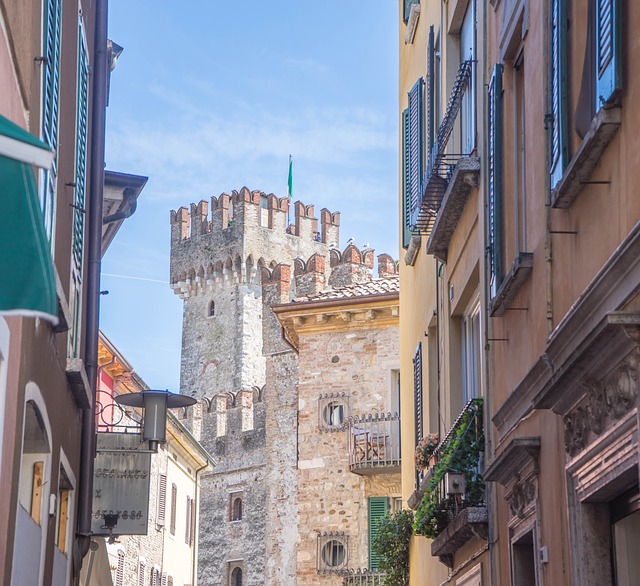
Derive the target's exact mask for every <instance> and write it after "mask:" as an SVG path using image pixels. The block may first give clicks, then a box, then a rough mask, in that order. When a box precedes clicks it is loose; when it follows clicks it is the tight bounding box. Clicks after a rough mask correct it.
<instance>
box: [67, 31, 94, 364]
mask: <svg viewBox="0 0 640 586" xmlns="http://www.w3.org/2000/svg"><path fill="white" fill-rule="evenodd" d="M77 89H78V91H77V105H76V106H77V109H76V152H75V157H76V168H75V182H74V183H75V187H74V190H73V191H74V196H73V229H72V245H71V253H72V254H71V257H72V260H73V262H72V266H71V294H70V301H71V306H70V308H69V309H70V312H71V319H72V323H71V329H70V332H69V356H71V357H74V358H77V357H78V356H79V355H80V332H81V328H80V326H81V315H82V311H81V308H82V264H83V258H84V256H83V253H84V218H85V205H86V186H87V133H88V120H89V53H88V51H87V41H86V38H85V32H84V25H83V22H82V18H80V21H79V26H78V88H77Z"/></svg>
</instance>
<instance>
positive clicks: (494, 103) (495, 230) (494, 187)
mask: <svg viewBox="0 0 640 586" xmlns="http://www.w3.org/2000/svg"><path fill="white" fill-rule="evenodd" d="M503 69H504V67H503V66H502V65H501V64H497V65H496V66H495V67H494V68H493V75H492V77H491V82H490V83H489V95H488V102H489V108H488V109H489V129H488V130H489V137H488V138H489V143H488V151H489V152H488V157H487V165H488V176H489V190H488V191H489V193H488V210H489V211H488V213H489V243H488V244H489V255H490V256H489V265H490V267H489V269H490V270H489V273H490V277H489V286H490V291H491V298H492V299H493V298H494V297H495V295H496V293H497V292H498V288H499V287H500V284H501V282H502V130H503V129H502V124H503V122H502V72H503Z"/></svg>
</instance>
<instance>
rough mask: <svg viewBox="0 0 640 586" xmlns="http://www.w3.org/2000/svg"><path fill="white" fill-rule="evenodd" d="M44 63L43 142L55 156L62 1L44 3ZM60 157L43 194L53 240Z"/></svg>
mask: <svg viewBox="0 0 640 586" xmlns="http://www.w3.org/2000/svg"><path fill="white" fill-rule="evenodd" d="M43 6H44V15H43V39H42V45H43V58H44V59H43V61H42V63H41V67H42V139H43V141H44V142H45V143H47V144H48V145H49V146H50V147H51V149H52V150H53V151H54V153H57V152H58V112H59V102H60V40H61V34H62V0H45V1H44V2H43ZM57 173H58V162H57V155H54V158H53V165H52V168H51V169H50V170H49V171H47V172H46V177H45V187H44V191H43V192H42V202H41V203H42V212H43V215H44V227H45V230H46V233H47V236H48V237H49V240H51V237H52V234H53V224H54V217H55V202H56V183H57Z"/></svg>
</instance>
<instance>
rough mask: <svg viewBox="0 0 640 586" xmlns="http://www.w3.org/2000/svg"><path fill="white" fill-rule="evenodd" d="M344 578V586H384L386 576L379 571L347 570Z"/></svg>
mask: <svg viewBox="0 0 640 586" xmlns="http://www.w3.org/2000/svg"><path fill="white" fill-rule="evenodd" d="M342 576H343V578H342V586H384V579H385V574H384V572H378V571H377V570H368V569H357V570H345V571H344V572H342Z"/></svg>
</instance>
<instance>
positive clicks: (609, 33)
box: [596, 0, 622, 111]
mask: <svg viewBox="0 0 640 586" xmlns="http://www.w3.org/2000/svg"><path fill="white" fill-rule="evenodd" d="M621 4H622V2H621V0H596V80H597V81H596V101H597V103H596V111H597V110H599V109H600V107H601V106H603V105H606V104H610V103H612V102H614V101H615V100H616V98H617V97H618V94H619V93H620V90H621V89H622V59H621V50H620V49H621V36H622V35H621V30H620V5H621Z"/></svg>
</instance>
